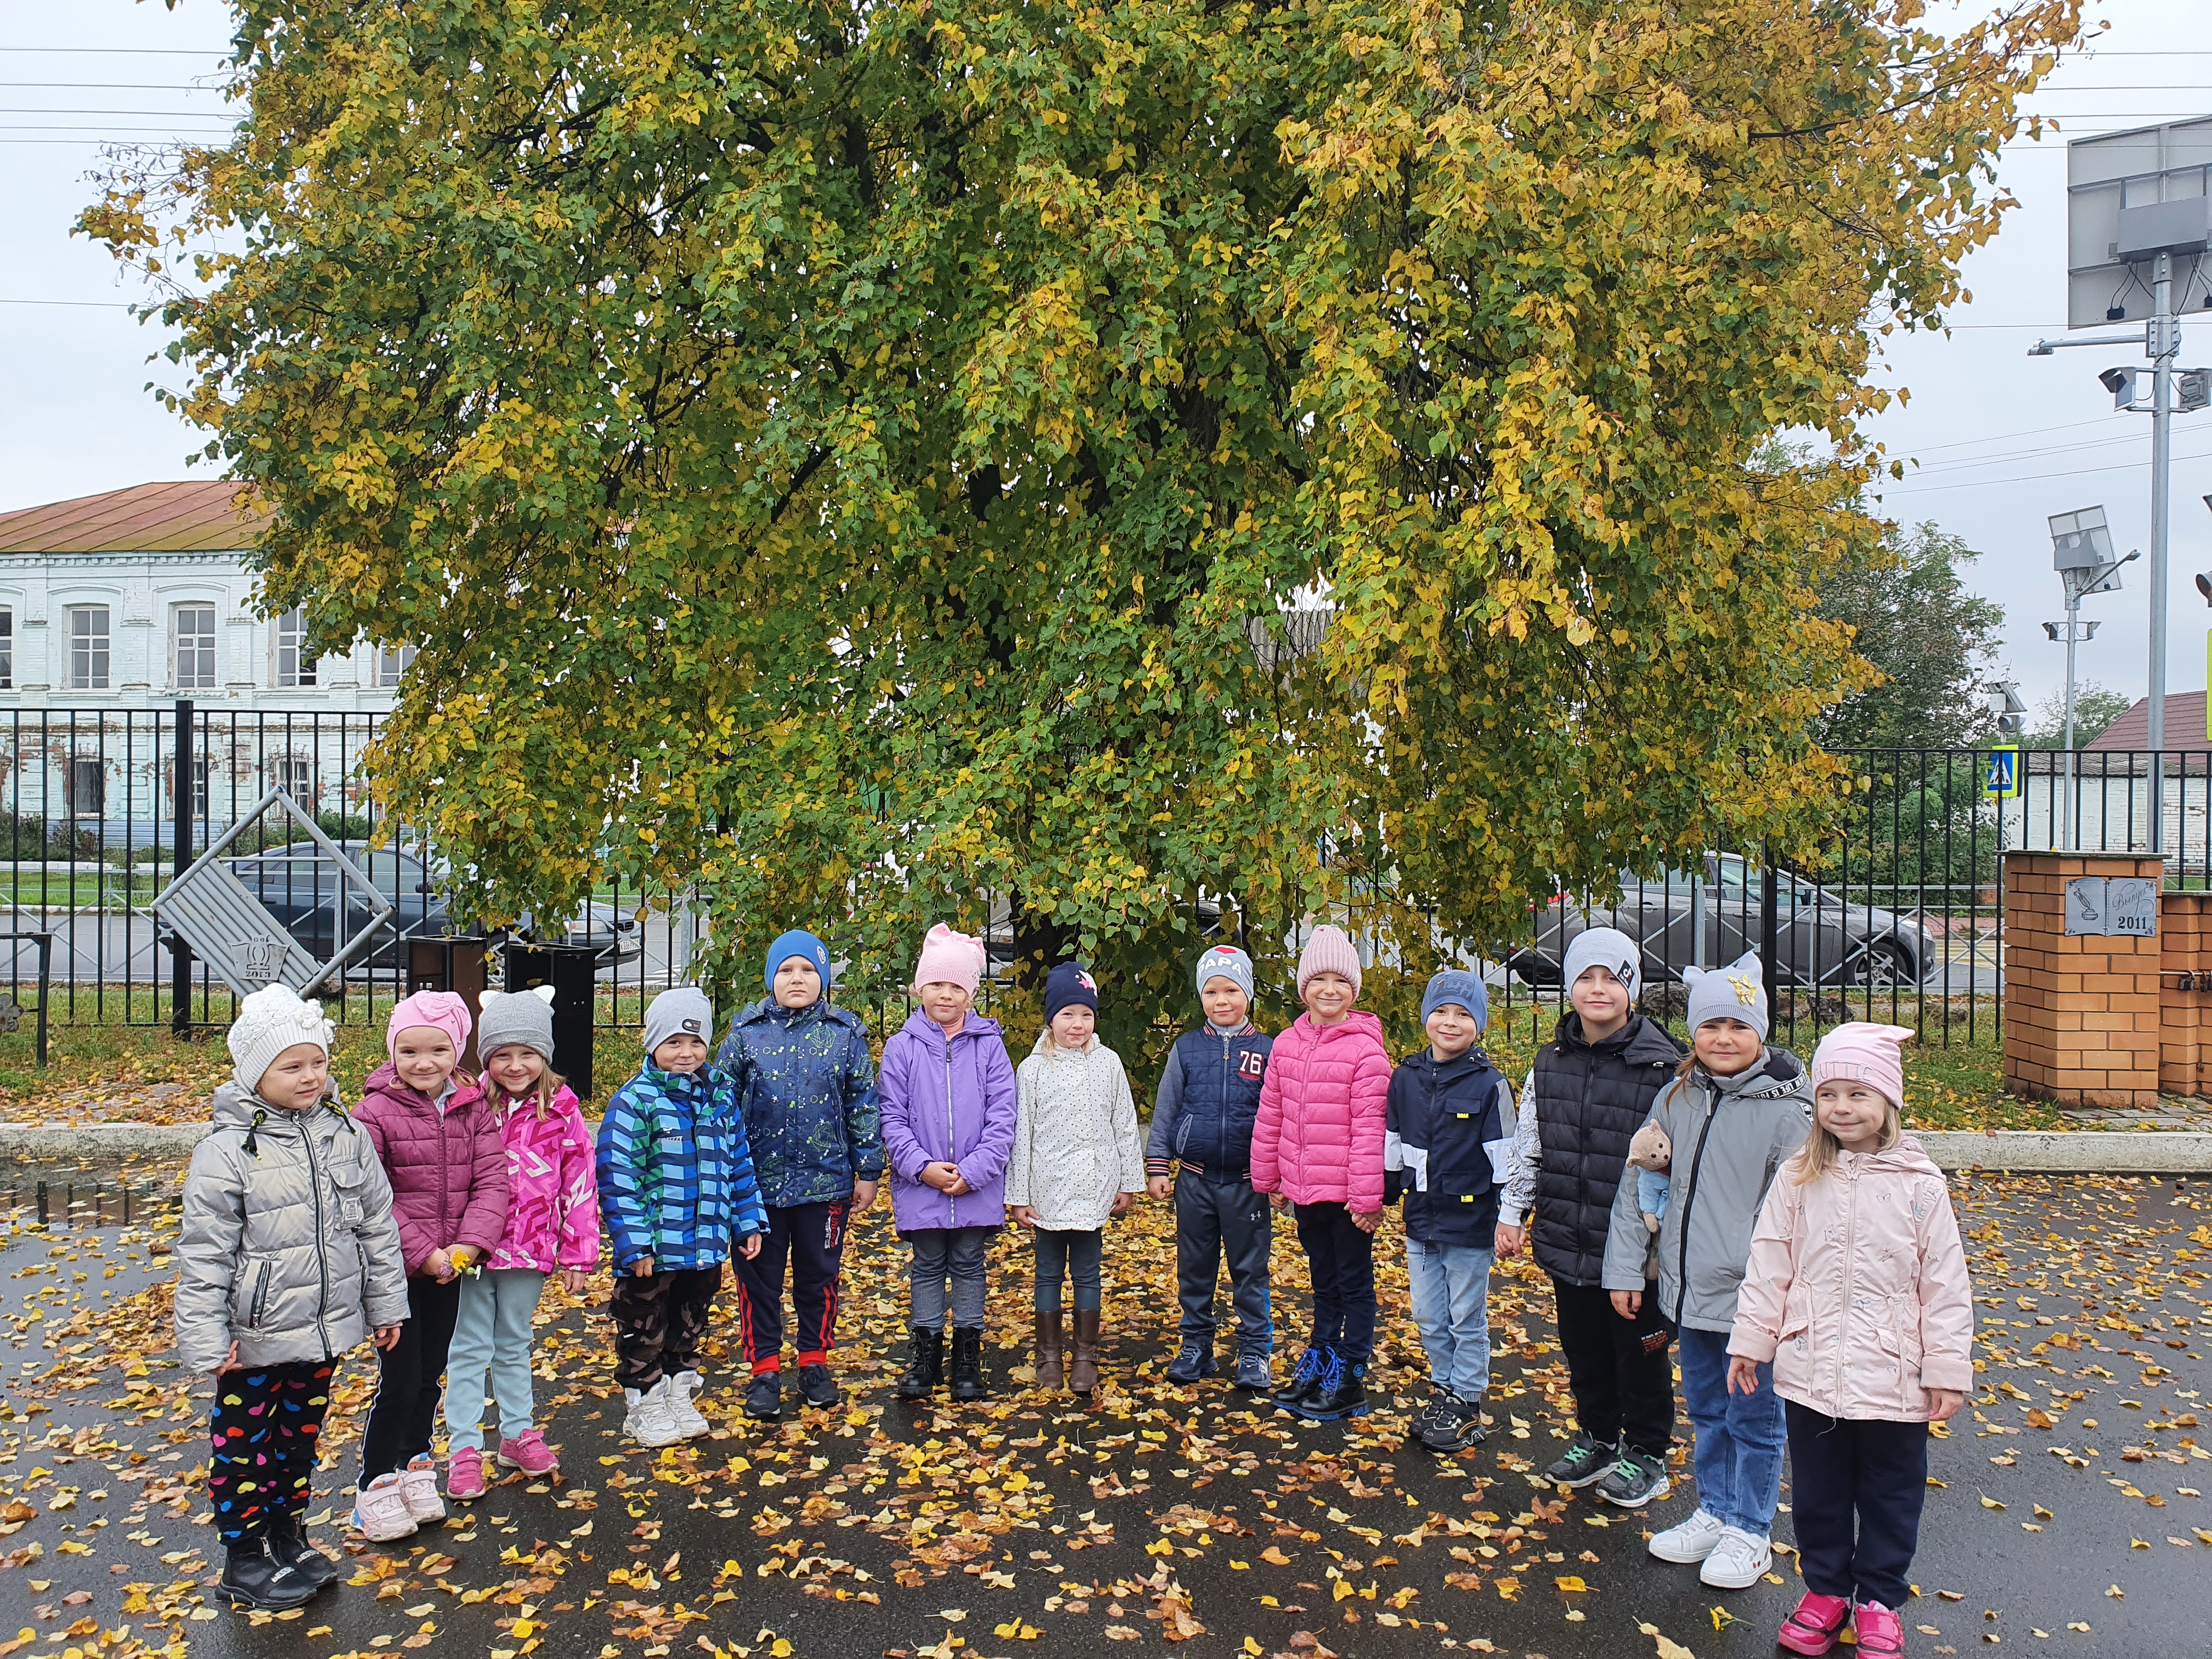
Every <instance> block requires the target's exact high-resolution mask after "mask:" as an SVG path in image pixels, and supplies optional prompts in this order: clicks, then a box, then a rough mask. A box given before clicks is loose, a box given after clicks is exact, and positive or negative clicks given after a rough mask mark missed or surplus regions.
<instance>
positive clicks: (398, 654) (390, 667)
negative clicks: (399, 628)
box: [376, 645, 415, 691]
mask: <svg viewBox="0 0 2212 1659" xmlns="http://www.w3.org/2000/svg"><path fill="white" fill-rule="evenodd" d="M414 665H415V647H413V646H411V645H403V646H401V647H399V648H398V650H396V651H395V650H394V649H392V647H390V646H388V645H380V646H378V647H376V684H377V686H378V688H379V689H380V690H386V691H388V690H391V689H392V687H394V686H396V685H398V684H399V677H400V676H401V675H402V674H404V673H405V672H406V671H408V670H409V669H410V668H412V667H413V666H414Z"/></svg>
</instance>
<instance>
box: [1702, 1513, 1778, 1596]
mask: <svg viewBox="0 0 2212 1659" xmlns="http://www.w3.org/2000/svg"><path fill="white" fill-rule="evenodd" d="M1772 1565H1774V1549H1773V1547H1772V1546H1771V1545H1770V1544H1769V1543H1768V1542H1767V1541H1766V1540H1765V1539H1764V1538H1753V1536H1752V1535H1751V1534H1749V1533H1747V1532H1746V1531H1744V1530H1743V1529H1742V1528H1741V1527H1723V1528H1721V1535H1720V1541H1719V1542H1717V1543H1716V1544H1715V1545H1714V1546H1713V1549H1712V1553H1711V1554H1710V1555H1708V1556H1707V1557H1705V1565H1704V1566H1702V1567H1700V1568H1699V1569H1698V1582H1699V1583H1701V1584H1704V1585H1705V1586H1706V1587H1707V1588H1708V1589H1750V1588H1751V1587H1752V1586H1753V1584H1756V1583H1758V1582H1759V1579H1760V1577H1762V1576H1764V1574H1765V1571H1766V1570H1767V1568H1769V1567H1771V1566H1772Z"/></svg>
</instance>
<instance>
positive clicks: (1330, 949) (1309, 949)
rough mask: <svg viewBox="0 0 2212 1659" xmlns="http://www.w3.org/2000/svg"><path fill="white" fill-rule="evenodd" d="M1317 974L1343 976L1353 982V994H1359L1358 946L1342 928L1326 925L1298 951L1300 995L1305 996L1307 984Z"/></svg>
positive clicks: (1314, 932) (1315, 932)
mask: <svg viewBox="0 0 2212 1659" xmlns="http://www.w3.org/2000/svg"><path fill="white" fill-rule="evenodd" d="M1316 974H1342V975H1344V976H1345V978H1346V979H1348V980H1350V981H1352V995H1354V996H1358V994H1359V947H1358V945H1354V944H1353V943H1352V939H1351V937H1350V936H1349V935H1348V934H1346V933H1345V931H1344V929H1343V928H1341V927H1332V926H1330V925H1329V924H1328V922H1323V923H1322V925H1321V926H1320V927H1316V928H1315V929H1314V930H1313V937H1312V938H1310V939H1308V940H1307V941H1306V948H1305V949H1304V950H1303V951H1299V952H1298V994H1299V995H1300V996H1304V994H1306V981H1308V980H1310V979H1311V978H1312V977H1313V976H1314V975H1316Z"/></svg>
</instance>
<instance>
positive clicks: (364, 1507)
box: [353, 1469, 415, 1544]
mask: <svg viewBox="0 0 2212 1659" xmlns="http://www.w3.org/2000/svg"><path fill="white" fill-rule="evenodd" d="M353 1524H354V1530H355V1531H356V1532H358V1533H359V1534H361V1535H362V1537H364V1538H366V1539H368V1541H369V1542H370V1543H372V1544H389V1543H391V1542H392V1541H393V1540H394V1539H396V1538H405V1537H407V1536H408V1535H409V1534H411V1533H413V1532H414V1530H415V1517H414V1516H413V1515H412V1514H410V1512H409V1511H408V1508H407V1493H406V1492H405V1491H404V1489H403V1488H402V1487H401V1486H400V1483H399V1474H398V1470H396V1469H395V1470H394V1471H392V1473H391V1474H380V1475H378V1476H377V1477H376V1479H375V1480H372V1481H370V1482H369V1483H368V1486H365V1487H363V1488H362V1491H361V1492H360V1495H359V1496H357V1497H356V1498H355V1499H354V1500H353Z"/></svg>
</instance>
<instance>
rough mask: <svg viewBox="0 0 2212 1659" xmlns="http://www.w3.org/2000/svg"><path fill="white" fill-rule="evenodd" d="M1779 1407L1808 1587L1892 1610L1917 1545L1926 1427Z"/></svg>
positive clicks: (1792, 1404)
mask: <svg viewBox="0 0 2212 1659" xmlns="http://www.w3.org/2000/svg"><path fill="white" fill-rule="evenodd" d="M1783 1404H1784V1406H1785V1407H1788V1409H1789V1413H1790V1516H1791V1518H1792V1519H1793V1520H1795V1521H1796V1525H1797V1555H1798V1565H1799V1566H1800V1567H1801V1568H1802V1570H1803V1571H1804V1574H1805V1586H1806V1588H1807V1589H1811V1590H1814V1591H1816V1592H1818V1593H1819V1594H1820V1595H1841V1596H1845V1597H1849V1598H1851V1599H1853V1600H1857V1601H1879V1602H1881V1604H1882V1606H1884V1607H1887V1608H1889V1609H1890V1610H1891V1611H1892V1612H1895V1611H1896V1610H1897V1609H1898V1608H1899V1607H1902V1606H1904V1605H1905V1596H1906V1595H1908V1594H1909V1593H1910V1592H1909V1589H1908V1587H1907V1583H1906V1576H1907V1575H1908V1574H1909V1573H1910V1572H1911V1570H1912V1553H1913V1551H1914V1550H1916V1549H1917V1548H1918V1547H1919V1544H1920V1506H1921V1505H1922V1504H1923V1503H1925V1502H1926V1501H1927V1498H1928V1425H1926V1424H1925V1423H1874V1422H1855V1421H1853V1420H1852V1419H1849V1418H1838V1417H1826V1416H1823V1415H1822V1414H1821V1413H1819V1412H1816V1411H1814V1410H1813V1409H1812V1408H1811V1407H1808V1406H1801V1405H1799V1404H1798V1403H1797V1402H1796V1401H1794V1400H1789V1401H1784V1402H1783ZM1854 1521H1856V1522H1857V1525H1856V1527H1854V1525H1853V1522H1854ZM1854 1534H1856V1535H1854Z"/></svg>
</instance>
